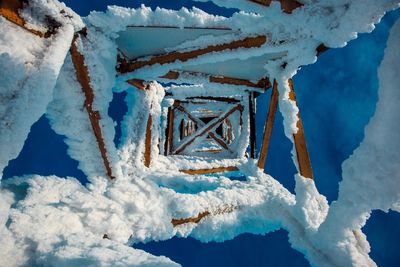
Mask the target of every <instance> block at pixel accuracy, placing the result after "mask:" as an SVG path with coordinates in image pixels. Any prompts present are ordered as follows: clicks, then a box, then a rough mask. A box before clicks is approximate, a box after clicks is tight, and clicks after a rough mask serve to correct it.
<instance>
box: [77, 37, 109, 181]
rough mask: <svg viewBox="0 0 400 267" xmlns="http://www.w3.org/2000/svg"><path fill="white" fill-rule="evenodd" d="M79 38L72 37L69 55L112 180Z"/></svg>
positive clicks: (98, 115) (98, 116) (104, 162)
mask: <svg viewBox="0 0 400 267" xmlns="http://www.w3.org/2000/svg"><path fill="white" fill-rule="evenodd" d="M78 38H79V34H76V35H75V36H74V40H73V41H72V45H71V49H70V53H71V57H72V62H73V65H74V68H75V72H76V78H77V80H78V82H79V84H80V85H81V87H82V91H83V93H84V95H85V103H84V105H85V108H86V111H87V113H88V116H89V120H90V124H91V125H92V130H93V133H94V135H95V138H96V141H97V144H98V146H99V150H100V154H101V157H102V159H103V164H104V167H105V169H106V171H107V175H108V177H109V178H110V179H111V180H113V179H115V177H114V176H113V173H112V169H111V166H110V162H109V161H108V158H107V150H106V147H105V143H104V139H103V135H102V132H101V127H100V119H101V117H100V113H99V112H98V111H95V110H94V109H93V101H94V97H95V96H94V93H93V89H92V87H91V85H90V76H89V71H88V69H87V67H86V65H85V58H84V56H83V55H82V54H81V53H80V52H79V50H78V47H77V45H76V41H77V39H78Z"/></svg>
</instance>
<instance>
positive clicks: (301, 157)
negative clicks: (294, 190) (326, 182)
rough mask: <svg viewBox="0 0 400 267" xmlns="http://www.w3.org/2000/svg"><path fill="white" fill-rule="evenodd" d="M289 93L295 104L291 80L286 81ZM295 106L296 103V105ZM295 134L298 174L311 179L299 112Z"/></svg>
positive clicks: (310, 169) (309, 163)
mask: <svg viewBox="0 0 400 267" xmlns="http://www.w3.org/2000/svg"><path fill="white" fill-rule="evenodd" d="M288 83H289V87H290V92H289V99H290V100H292V101H294V102H295V103H296V96H295V94H294V88H293V82H292V79H289V81H288ZM296 104H297V103H296ZM297 116H298V121H297V132H296V133H294V134H293V139H294V145H295V149H296V158H297V163H298V167H299V172H300V174H301V175H302V176H303V177H306V178H310V179H313V178H314V176H313V171H312V167H311V161H310V156H309V154H308V149H307V144H306V138H305V136H304V129H303V123H302V122H301V118H300V112H298V113H297Z"/></svg>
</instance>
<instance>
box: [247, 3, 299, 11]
mask: <svg viewBox="0 0 400 267" xmlns="http://www.w3.org/2000/svg"><path fill="white" fill-rule="evenodd" d="M249 1H250V2H254V3H257V4H260V5H263V6H270V5H271V3H272V2H273V1H274V0H249ZM277 1H279V2H280V3H281V8H282V10H283V12H285V13H287V14H291V13H292V12H293V10H295V9H296V8H299V7H302V6H303V4H302V3H300V2H298V1H296V0H277Z"/></svg>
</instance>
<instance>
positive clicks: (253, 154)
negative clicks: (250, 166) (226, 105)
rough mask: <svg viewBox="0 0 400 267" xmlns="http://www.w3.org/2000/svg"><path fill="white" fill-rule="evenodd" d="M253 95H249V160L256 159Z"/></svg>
mask: <svg viewBox="0 0 400 267" xmlns="http://www.w3.org/2000/svg"><path fill="white" fill-rule="evenodd" d="M255 104H256V103H255V98H254V93H253V92H250V94H249V123H250V158H252V159H255V158H256V105H255Z"/></svg>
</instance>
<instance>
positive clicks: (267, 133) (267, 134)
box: [258, 80, 279, 169]
mask: <svg viewBox="0 0 400 267" xmlns="http://www.w3.org/2000/svg"><path fill="white" fill-rule="evenodd" d="M278 96H279V92H278V84H277V82H276V80H274V84H273V86H272V93H271V100H270V102H269V109H268V115H267V119H266V121H265V128H264V135H263V141H262V145H261V151H260V158H259V159H258V168H260V169H264V167H265V163H266V159H267V154H268V147H269V142H270V139H271V134H272V127H273V126H274V120H275V113H276V109H277V107H278Z"/></svg>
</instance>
